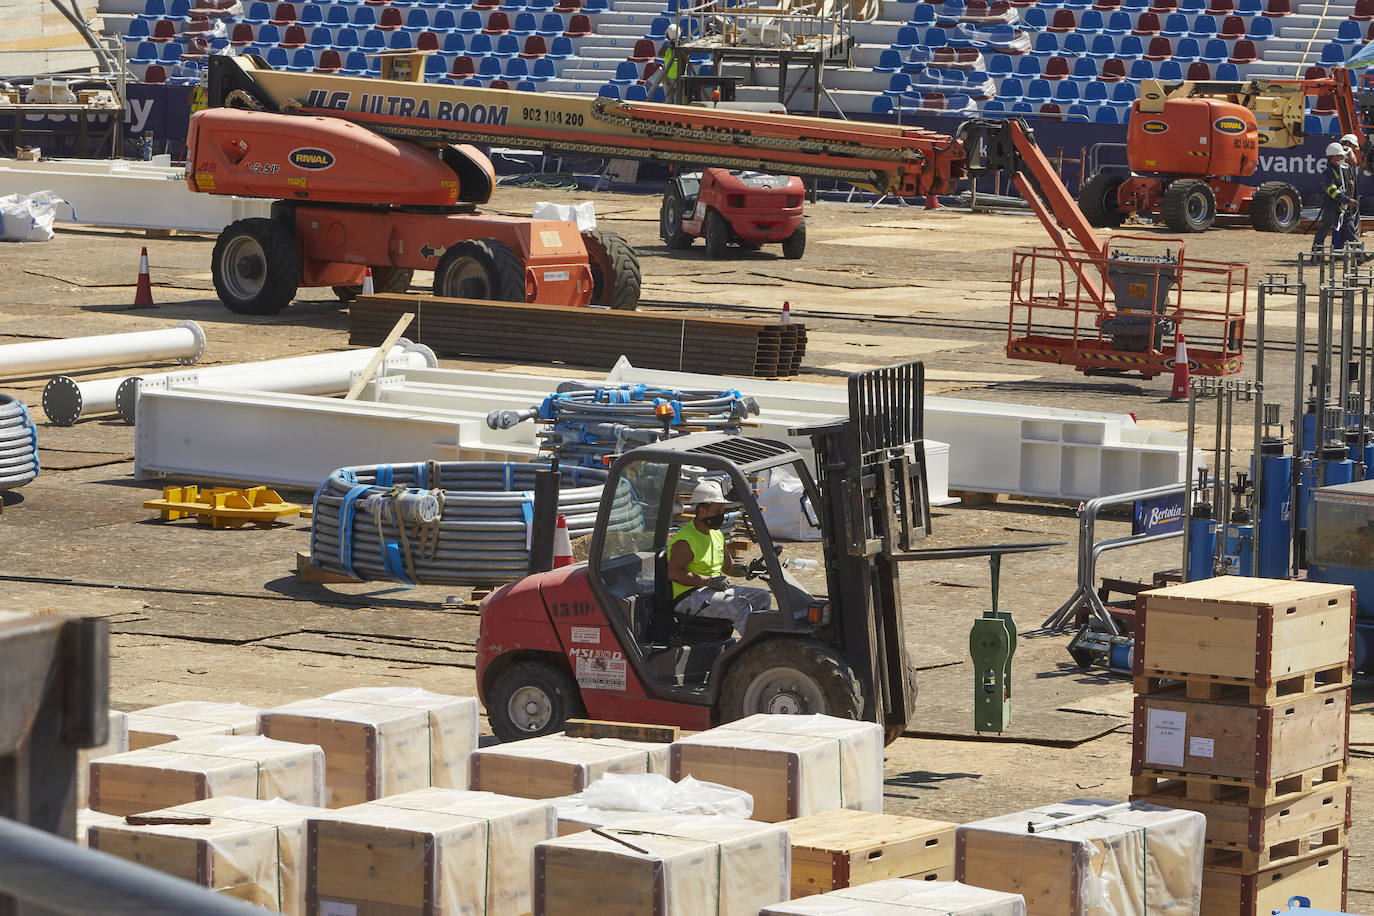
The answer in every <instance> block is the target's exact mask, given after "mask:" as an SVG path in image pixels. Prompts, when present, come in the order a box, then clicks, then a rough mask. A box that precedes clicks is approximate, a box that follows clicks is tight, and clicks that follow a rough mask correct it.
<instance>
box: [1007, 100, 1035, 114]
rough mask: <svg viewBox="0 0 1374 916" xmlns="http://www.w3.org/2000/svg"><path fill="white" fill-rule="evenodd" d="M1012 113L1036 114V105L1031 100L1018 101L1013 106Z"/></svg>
mask: <svg viewBox="0 0 1374 916" xmlns="http://www.w3.org/2000/svg"><path fill="white" fill-rule="evenodd" d="M1011 113H1012V114H1035V106H1033V105H1031V103H1030V102H1017V103H1016V104H1014V105H1012V106H1011Z"/></svg>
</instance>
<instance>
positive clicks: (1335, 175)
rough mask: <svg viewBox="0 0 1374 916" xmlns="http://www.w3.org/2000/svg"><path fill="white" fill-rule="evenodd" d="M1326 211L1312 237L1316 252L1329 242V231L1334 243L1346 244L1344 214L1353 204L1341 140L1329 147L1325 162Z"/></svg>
mask: <svg viewBox="0 0 1374 916" xmlns="http://www.w3.org/2000/svg"><path fill="white" fill-rule="evenodd" d="M1320 180H1321V188H1322V212H1321V222H1319V223H1318V224H1317V234H1316V235H1315V236H1314V237H1313V239H1312V253H1313V254H1317V253H1318V252H1319V251H1320V250H1321V248H1322V246H1323V245H1324V244H1326V236H1327V233H1330V234H1331V247H1332V248H1335V249H1341V248H1344V247H1345V239H1346V235H1345V227H1344V218H1345V214H1346V212H1347V211H1348V210H1349V208H1350V202H1351V201H1350V194H1349V193H1348V182H1347V176H1346V174H1345V147H1344V146H1342V145H1341V144H1340V143H1329V144H1327V147H1326V165H1324V166H1322V170H1321V175H1320Z"/></svg>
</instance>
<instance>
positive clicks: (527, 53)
mask: <svg viewBox="0 0 1374 916" xmlns="http://www.w3.org/2000/svg"><path fill="white" fill-rule="evenodd" d="M548 53H549V46H548V44H547V43H546V42H545V41H544V36H543V35H531V36H529V37H528V38H526V39H525V49H524V50H523V51H521V52H520V56H521V57H523V58H525V59H526V60H534V59H535V58H536V57H543V56H544V55H545V54H548Z"/></svg>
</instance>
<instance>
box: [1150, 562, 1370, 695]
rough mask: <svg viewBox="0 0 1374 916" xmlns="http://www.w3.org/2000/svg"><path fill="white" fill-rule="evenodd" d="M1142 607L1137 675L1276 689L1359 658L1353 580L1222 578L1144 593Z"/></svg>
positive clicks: (1351, 662)
mask: <svg viewBox="0 0 1374 916" xmlns="http://www.w3.org/2000/svg"><path fill="white" fill-rule="evenodd" d="M1139 607H1140V611H1139V613H1137V615H1136V630H1135V656H1134V658H1135V661H1134V674H1135V676H1136V677H1146V676H1163V677H1180V678H1194V679H1214V680H1217V681H1220V682H1229V683H1236V684H1249V685H1254V686H1256V687H1269V686H1271V685H1273V684H1274V682H1275V681H1278V680H1282V679H1285V678H1288V677H1291V676H1292V675H1295V674H1301V673H1303V672H1306V671H1316V670H1321V669H1329V668H1332V667H1335V666H1339V665H1347V664H1353V663H1354V658H1353V655H1352V652H1353V640H1352V637H1353V634H1354V619H1355V597H1354V589H1352V588H1350V587H1349V586H1347V585H1331V584H1327V583H1321V582H1295V581H1289V580H1286V579H1285V580H1280V579H1251V578H1246V577H1243V576H1217V577H1215V578H1212V579H1202V580H1199V581H1197V582H1187V583H1184V584H1181V585H1171V586H1168V587H1167V588H1159V589H1153V590H1151V591H1148V592H1143V593H1142V594H1141V598H1140V602H1139Z"/></svg>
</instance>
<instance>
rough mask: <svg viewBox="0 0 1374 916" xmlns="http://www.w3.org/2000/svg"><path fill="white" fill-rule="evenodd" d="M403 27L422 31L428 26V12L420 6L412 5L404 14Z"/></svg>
mask: <svg viewBox="0 0 1374 916" xmlns="http://www.w3.org/2000/svg"><path fill="white" fill-rule="evenodd" d="M405 28H407V29H414V30H415V31H417V32H423V31H425V30H426V29H428V28H429V13H428V11H426V10H424V9H422V8H421V7H418V6H417V7H412V8H411V10H410V12H408V13H406V16H405Z"/></svg>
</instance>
